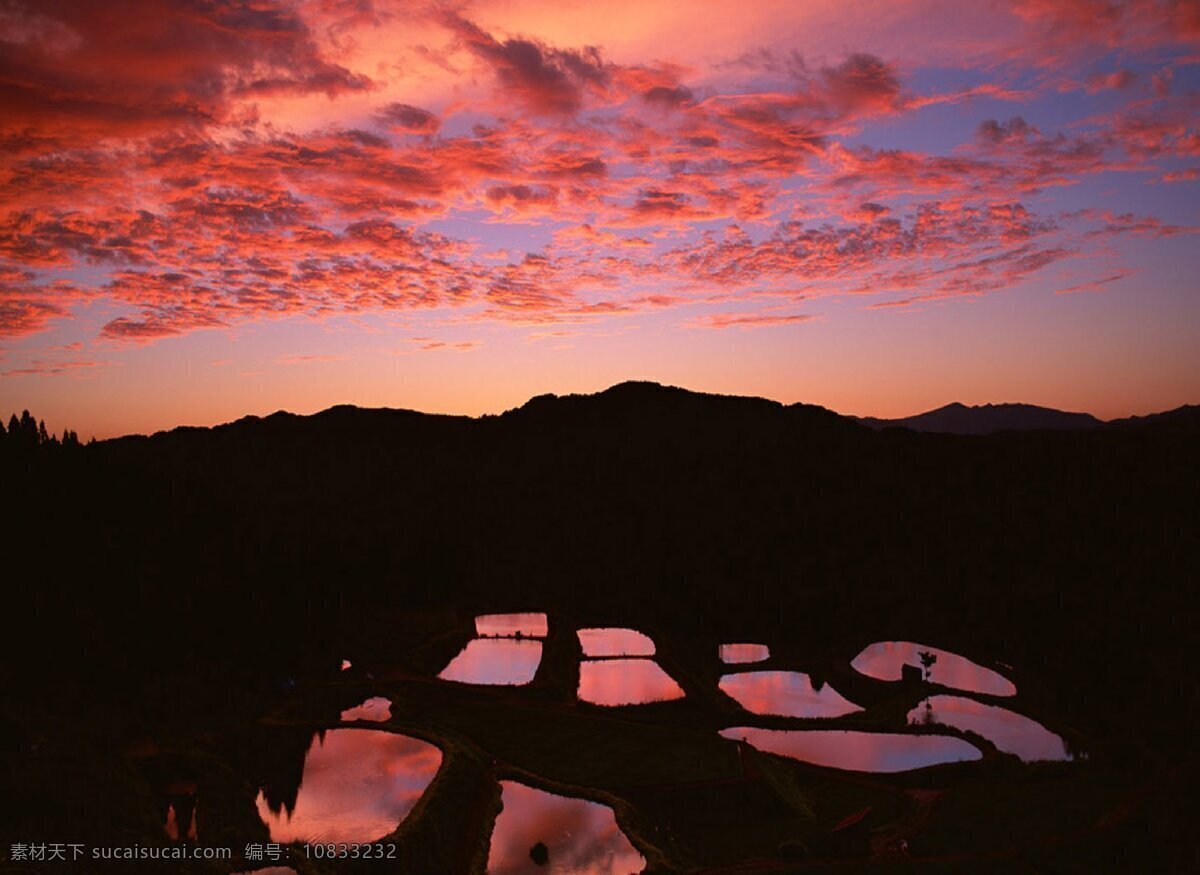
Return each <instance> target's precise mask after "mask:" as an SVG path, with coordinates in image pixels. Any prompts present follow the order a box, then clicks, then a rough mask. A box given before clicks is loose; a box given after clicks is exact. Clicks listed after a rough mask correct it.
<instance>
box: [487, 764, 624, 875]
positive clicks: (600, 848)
mask: <svg viewBox="0 0 1200 875" xmlns="http://www.w3.org/2000/svg"><path fill="white" fill-rule="evenodd" d="M500 788H501V793H502V795H501V802H502V804H503V806H504V807H503V810H502V811H501V812H500V815H499V816H498V817H497V818H496V827H495V829H494V830H493V832H492V844H491V848H490V850H489V851H488V862H487V871H488V872H489V873H490V875H516V873H537V872H546V873H554V875H567V873H569V875H628V873H631V872H641V871H642V869H643V868H645V866H646V859H645V858H644V857H643V856H642V855H641V854H639V853H638V851H637V849H636V848H635V847H634V846H633V845H632V844H630V842H629V839H627V838H626V837H625V834H624V833H623V832H621V828H620V827H619V826H618V825H617V818H616V816H615V815H614V814H613V810H612V809H611V808H609V807H608V806H607V805H601V804H600V803H598V802H589V801H588V800H586V799H571V798H569V797H566V796H557V795H555V794H553V793H545V792H543V791H541V790H535V789H534V788H532V787H527V786H525V785H524V784H518V783H517V782H515V781H501V782H500ZM539 842H540V843H542V844H544V845H545V846H546V850H547V851H548V860H547V861H546V864H545V865H544V866H538V865H537V864H535V863H534V861H533V860H532V859H531V858H530V856H529V852H530V850H531V849H532V848H533V846H534V845H536V844H538V843H539Z"/></svg>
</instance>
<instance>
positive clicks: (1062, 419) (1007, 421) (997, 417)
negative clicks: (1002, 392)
mask: <svg viewBox="0 0 1200 875" xmlns="http://www.w3.org/2000/svg"><path fill="white" fill-rule="evenodd" d="M855 419H856V420H857V421H858V422H860V423H862V424H863V425H867V426H870V427H871V428H876V429H880V428H894V427H898V428H910V429H912V430H913V431H923V432H939V433H943V434H994V433H996V432H999V431H1065V430H1070V429H1083V428H1095V427H1097V426H1099V425H1101V424H1102V422H1101V420H1099V419H1097V418H1096V417H1094V416H1092V415H1091V414H1090V413H1066V412H1064V411H1062V410H1055V409H1053V408H1050V407H1038V406H1036V405H1034V404H980V405H975V406H970V407H968V406H967V405H965V404H960V403H959V402H957V401H955V402H954V403H952V404H947V405H946V406H944V407H939V408H937V409H936V410H929V411H926V412H925V413H918V414H916V415H915V416H905V417H901V418H900V419H878V418H876V417H872V416H859V417H856V418H855Z"/></svg>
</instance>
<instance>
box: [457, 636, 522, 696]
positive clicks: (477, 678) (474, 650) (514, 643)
mask: <svg viewBox="0 0 1200 875" xmlns="http://www.w3.org/2000/svg"><path fill="white" fill-rule="evenodd" d="M541 661H542V642H540V641H532V640H530V639H528V638H522V639H517V638H475V639H473V640H471V641H468V642H467V646H466V647H464V648H463V649H462V652H460V653H459V654H458V656H456V657H454V659H452V660H450V664H449V665H447V666H446V667H445V668H444V669H443V670H442V673H441V674H439V675H438V677H439V678H441V679H442V680H444V681H459V682H460V683H464V684H507V685H514V686H515V685H520V684H527V683H529V682H530V681H531V680H533V676H534V675H536V674H537V670H538V664H539V663H540V662H541Z"/></svg>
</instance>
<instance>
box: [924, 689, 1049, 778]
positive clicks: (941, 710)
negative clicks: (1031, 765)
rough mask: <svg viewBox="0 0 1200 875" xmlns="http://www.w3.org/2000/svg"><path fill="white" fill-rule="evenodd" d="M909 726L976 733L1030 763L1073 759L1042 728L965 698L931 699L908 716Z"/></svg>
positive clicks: (934, 697)
mask: <svg viewBox="0 0 1200 875" xmlns="http://www.w3.org/2000/svg"><path fill="white" fill-rule="evenodd" d="M926 705H928V706H929V707H928V708H927V707H926ZM908 722H909V723H914V724H924V723H941V724H943V725H945V726H953V727H955V728H956V729H961V730H963V731H969V732H976V733H978V734H979V735H982V736H983V737H984V738H986V739H987V740H988V741H990V742H991V743H992V744H994V745H996V748H997V749H998V750H1002V751H1004V752H1005V753H1011V754H1015V755H1016V756H1018V757H1020V758H1021V759H1023V760H1025V761H1026V762H1033V761H1035V760H1069V759H1071V756H1070V754H1069V753H1067V747H1066V745H1065V744H1064V743H1063V740H1062V739H1061V738H1060V737H1059V736H1057V735H1055V734H1054V733H1053V732H1051V731H1050V730H1049V729H1047V728H1046V727H1044V726H1042V724H1040V723H1038V722H1036V721H1034V720H1030V719H1029V718H1028V717H1025V716H1023V715H1021V714H1017V713H1015V712H1013V711H1009V710H1008V709H1006V708H999V707H997V706H995V705H984V704H983V703H981V702H976V701H973V700H971V699H965V698H963V697H962V696H930V697H929V698H928V699H926V700H925V701H924V702H922V703H921V704H920V705H918V706H917V707H916V708H913V709H912V710H911V711H909V712H908Z"/></svg>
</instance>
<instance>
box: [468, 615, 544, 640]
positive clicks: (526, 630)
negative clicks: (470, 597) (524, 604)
mask: <svg viewBox="0 0 1200 875" xmlns="http://www.w3.org/2000/svg"><path fill="white" fill-rule="evenodd" d="M549 628H550V627H549V624H548V622H547V620H546V615H545V614H537V613H533V614H480V615H479V616H478V617H476V618H475V634H476V635H479V636H482V637H498V636H510V637H511V636H515V635H521V636H524V637H525V638H545V637H546V633H547V631H548V630H549Z"/></svg>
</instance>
